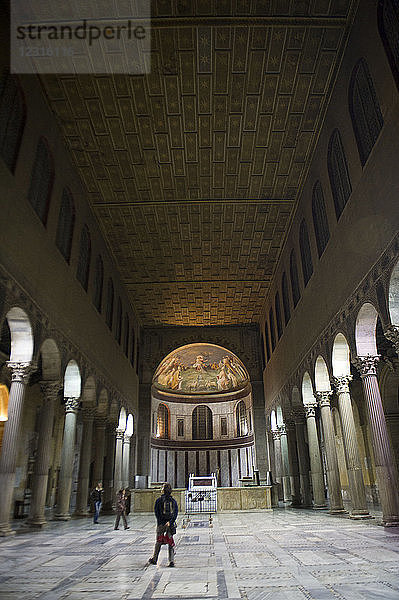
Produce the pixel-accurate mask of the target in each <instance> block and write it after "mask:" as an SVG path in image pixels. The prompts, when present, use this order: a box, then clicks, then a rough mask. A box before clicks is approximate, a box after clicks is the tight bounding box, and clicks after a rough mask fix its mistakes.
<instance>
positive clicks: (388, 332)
mask: <svg viewBox="0 0 399 600" xmlns="http://www.w3.org/2000/svg"><path fill="white" fill-rule="evenodd" d="M384 335H385V337H386V338H387V340H389V341H390V342H392V344H393V345H394V346H395V350H396V354H397V355H398V356H399V327H398V326H397V325H391V326H390V327H387V328H386V329H385V331H384Z"/></svg>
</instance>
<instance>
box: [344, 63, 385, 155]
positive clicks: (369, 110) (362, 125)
mask: <svg viewBox="0 0 399 600" xmlns="http://www.w3.org/2000/svg"><path fill="white" fill-rule="evenodd" d="M349 111H350V114H351V118H352V125H353V131H354V133H355V138H356V143H357V148H358V150H359V156H360V162H361V163H362V165H364V164H365V163H366V161H367V159H368V157H369V154H370V152H371V150H372V148H373V146H374V144H375V142H376V140H377V138H378V136H379V133H380V131H381V129H382V125H383V122H384V121H383V118H382V114H381V109H380V105H379V104H378V100H377V95H376V93H375V89H374V84H373V80H372V79H371V75H370V72H369V69H368V66H367V63H366V61H365V60H364V58H361V59H360V60H359V62H358V63H357V65H356V66H355V68H354V69H353V71H352V77H351V81H350V85H349Z"/></svg>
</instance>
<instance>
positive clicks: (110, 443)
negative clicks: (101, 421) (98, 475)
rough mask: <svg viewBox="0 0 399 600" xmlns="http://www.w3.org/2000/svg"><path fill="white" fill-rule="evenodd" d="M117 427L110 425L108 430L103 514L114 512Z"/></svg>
mask: <svg viewBox="0 0 399 600" xmlns="http://www.w3.org/2000/svg"><path fill="white" fill-rule="evenodd" d="M114 459H115V425H114V424H111V423H108V425H107V429H106V455H105V464H104V481H103V487H104V498H103V506H102V512H111V511H112V502H113V491H114V488H113V486H114Z"/></svg>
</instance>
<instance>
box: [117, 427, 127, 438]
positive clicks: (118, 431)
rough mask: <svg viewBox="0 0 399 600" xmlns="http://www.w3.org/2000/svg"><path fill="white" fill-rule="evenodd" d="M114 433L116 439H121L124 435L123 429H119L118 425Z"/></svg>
mask: <svg viewBox="0 0 399 600" xmlns="http://www.w3.org/2000/svg"><path fill="white" fill-rule="evenodd" d="M115 433H116V439H117V440H123V436H124V435H125V430H124V429H119V427H117V428H116V429H115Z"/></svg>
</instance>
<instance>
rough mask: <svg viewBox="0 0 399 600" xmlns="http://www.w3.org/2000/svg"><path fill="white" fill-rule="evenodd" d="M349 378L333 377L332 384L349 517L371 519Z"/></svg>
mask: <svg viewBox="0 0 399 600" xmlns="http://www.w3.org/2000/svg"><path fill="white" fill-rule="evenodd" d="M351 380H352V375H343V376H341V377H334V378H333V385H334V386H335V389H336V392H337V397H338V410H339V414H340V417H341V424H342V437H343V441H344V450H345V459H346V468H347V471H348V479H349V491H350V495H351V501H352V509H351V512H350V517H351V518H352V519H371V518H372V517H371V515H370V514H369V511H368V510H367V500H366V490H365V487H364V481H363V473H362V464H361V462H360V454H359V447H358V443H357V435H356V427H355V420H354V418H353V410H352V402H351V396H350V392H349V382H350V381H351Z"/></svg>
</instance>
